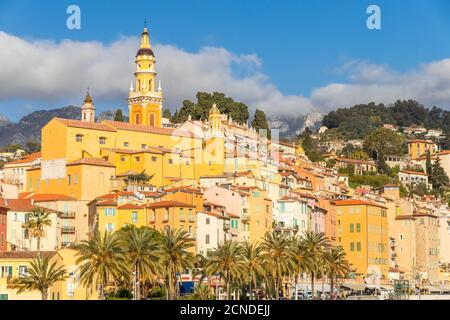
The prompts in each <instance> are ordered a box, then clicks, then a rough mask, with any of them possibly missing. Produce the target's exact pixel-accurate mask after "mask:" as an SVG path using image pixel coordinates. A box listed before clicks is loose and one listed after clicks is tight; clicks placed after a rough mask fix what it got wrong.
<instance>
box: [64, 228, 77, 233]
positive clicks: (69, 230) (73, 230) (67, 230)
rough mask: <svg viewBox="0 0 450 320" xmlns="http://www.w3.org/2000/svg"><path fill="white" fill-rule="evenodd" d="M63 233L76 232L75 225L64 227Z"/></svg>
mask: <svg viewBox="0 0 450 320" xmlns="http://www.w3.org/2000/svg"><path fill="white" fill-rule="evenodd" d="M61 233H75V227H62V228H61Z"/></svg>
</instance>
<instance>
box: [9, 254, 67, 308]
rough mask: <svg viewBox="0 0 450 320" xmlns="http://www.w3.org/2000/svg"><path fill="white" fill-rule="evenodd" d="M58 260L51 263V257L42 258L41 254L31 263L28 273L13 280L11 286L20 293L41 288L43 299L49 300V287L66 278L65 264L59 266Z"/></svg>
mask: <svg viewBox="0 0 450 320" xmlns="http://www.w3.org/2000/svg"><path fill="white" fill-rule="evenodd" d="M56 265H57V262H56V261H53V262H52V263H50V257H49V256H46V257H44V258H41V257H40V256H39V255H38V257H37V258H34V259H33V260H32V261H31V263H30V268H29V269H28V270H27V275H25V276H19V278H15V279H13V280H12V282H11V286H12V288H14V289H18V290H17V294H20V293H22V292H24V291H26V290H30V291H32V290H39V291H40V292H41V296H42V300H47V298H48V289H49V288H50V287H51V286H52V285H53V284H54V283H55V282H58V281H61V280H64V279H65V278H66V277H67V276H66V270H65V269H64V267H63V266H59V267H57V266H56Z"/></svg>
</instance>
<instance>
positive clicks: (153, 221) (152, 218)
mask: <svg viewBox="0 0 450 320" xmlns="http://www.w3.org/2000/svg"><path fill="white" fill-rule="evenodd" d="M163 220H164V219H163ZM155 222H156V218H155V217H150V219H148V223H151V224H153V223H155Z"/></svg>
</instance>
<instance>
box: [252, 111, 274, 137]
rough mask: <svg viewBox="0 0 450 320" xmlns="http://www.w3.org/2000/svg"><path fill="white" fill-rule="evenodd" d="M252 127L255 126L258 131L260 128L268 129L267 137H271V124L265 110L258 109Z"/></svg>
mask: <svg viewBox="0 0 450 320" xmlns="http://www.w3.org/2000/svg"><path fill="white" fill-rule="evenodd" d="M252 127H253V128H255V129H256V131H257V132H259V130H266V133H267V137H268V138H269V139H270V129H269V124H268V123H267V119H266V114H265V113H264V111H262V110H260V109H256V111H255V116H254V117H253V121H252Z"/></svg>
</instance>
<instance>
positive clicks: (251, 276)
mask: <svg viewBox="0 0 450 320" xmlns="http://www.w3.org/2000/svg"><path fill="white" fill-rule="evenodd" d="M261 254H262V248H261V246H260V245H258V244H256V243H251V242H249V241H245V242H243V243H242V258H243V260H244V261H243V262H244V268H245V274H248V287H249V291H250V300H253V289H252V285H254V287H255V288H256V279H257V278H258V277H261V278H262V277H264V276H265V270H264V264H263V261H262V257H261Z"/></svg>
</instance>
